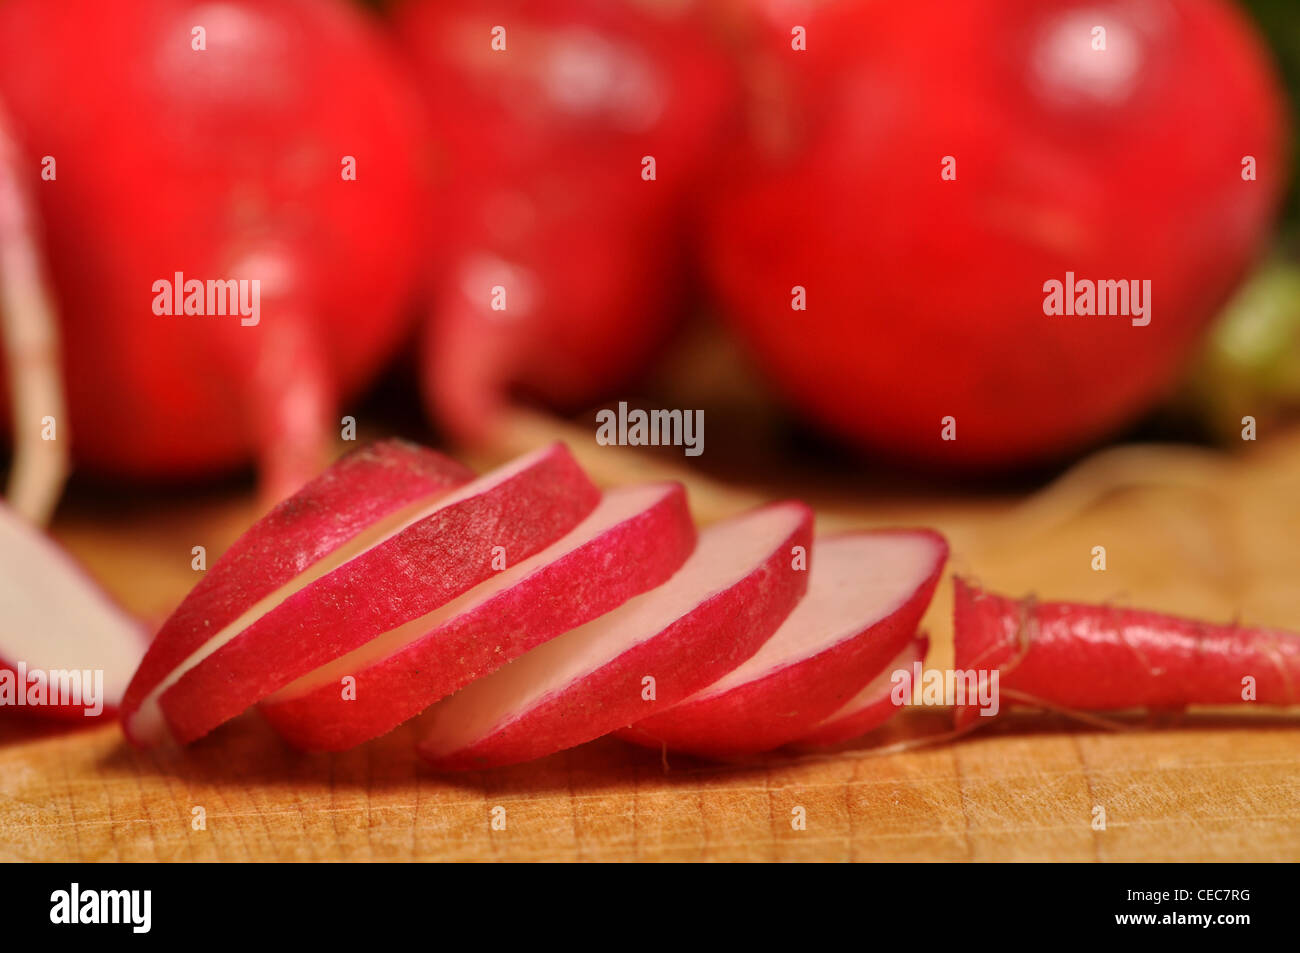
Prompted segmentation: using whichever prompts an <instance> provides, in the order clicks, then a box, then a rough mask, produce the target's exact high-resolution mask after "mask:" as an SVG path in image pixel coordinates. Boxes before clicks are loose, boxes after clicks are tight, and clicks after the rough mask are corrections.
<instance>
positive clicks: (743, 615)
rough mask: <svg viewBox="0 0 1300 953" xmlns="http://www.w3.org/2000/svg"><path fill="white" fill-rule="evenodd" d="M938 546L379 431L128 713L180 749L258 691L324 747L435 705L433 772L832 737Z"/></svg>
mask: <svg viewBox="0 0 1300 953" xmlns="http://www.w3.org/2000/svg"><path fill="white" fill-rule="evenodd" d="M946 555H947V546H946V544H945V543H944V541H943V539H942V538H941V537H940V536H938V535H937V534H935V533H932V532H929V531H925V530H917V531H890V532H863V533H850V534H845V535H841V536H832V537H826V538H819V539H818V540H817V541H816V542H815V543H814V541H813V537H812V512H811V511H810V510H809V509H808V507H806V506H805V505H803V504H802V503H798V502H785V503H777V504H773V505H770V506H765V507H761V508H759V509H756V510H754V511H752V512H749V513H745V514H743V515H741V516H738V517H736V518H733V519H730V520H727V521H725V522H721V523H716V524H714V525H711V526H708V527H706V528H704V529H702V530H700V531H699V532H698V533H697V531H696V528H695V525H694V523H693V522H692V521H691V518H690V515H689V512H688V509H687V504H686V495H685V492H684V491H683V489H682V487H681V486H679V485H677V484H672V483H655V484H647V485H642V486H633V487H625V488H620V489H615V490H610V491H608V492H606V493H604V494H602V493H601V492H600V491H599V490H598V489H597V488H596V487H595V486H594V485H593V484H592V483H591V481H590V480H589V479H588V477H587V476H586V474H585V473H583V471H582V469H581V468H580V467H579V466H578V464H577V463H576V462H575V461H574V459H573V457H572V456H571V455H570V454H569V452H568V451H567V450H566V449H565V448H564V447H563V446H561V445H559V444H556V445H554V446H550V447H546V448H543V449H541V450H538V451H536V452H534V453H531V454H528V455H526V456H524V457H521V458H519V459H517V460H515V461H513V462H512V463H510V464H508V465H506V466H504V467H502V468H500V469H498V470H495V471H493V472H491V473H488V474H486V475H484V476H478V477H475V475H474V474H472V473H470V472H468V471H467V470H465V468H464V467H462V466H460V465H459V464H457V463H455V462H454V461H451V460H449V459H447V458H446V457H443V456H441V455H439V454H437V453H434V452H432V451H430V450H426V449H423V448H419V447H414V446H411V445H409V444H405V443H400V442H387V443H381V444H377V445H375V446H373V447H370V448H368V449H365V450H362V451H360V452H358V453H355V454H353V455H351V456H349V457H346V458H344V459H343V460H341V461H340V462H339V463H337V464H336V465H335V466H334V467H332V468H331V469H330V470H328V471H327V472H326V473H325V474H323V475H322V476H321V477H320V478H318V479H317V480H315V481H314V482H312V483H311V484H309V485H308V486H306V487H304V488H303V489H302V490H301V491H300V492H299V493H298V494H296V495H295V496H293V497H292V498H290V499H289V500H286V501H285V502H284V503H282V504H281V505H280V506H279V507H277V508H276V509H275V510H274V511H273V512H272V513H271V514H270V515H268V516H267V517H266V518H265V519H263V520H262V521H261V522H259V523H258V524H257V525H255V526H253V527H252V529H250V530H249V531H248V532H247V533H246V534H245V535H244V536H243V537H242V538H241V539H240V540H239V541H238V542H237V543H236V544H235V545H234V546H233V547H232V548H231V550H230V551H229V552H228V553H227V554H226V555H225V556H224V557H223V558H222V559H221V560H220V561H219V562H218V563H217V564H216V565H215V566H214V567H213V568H212V569H211V570H210V571H209V572H208V574H207V576H206V578H205V579H204V580H203V582H202V583H200V584H199V585H198V586H197V587H195V589H194V591H193V592H191V593H190V595H189V596H188V597H187V598H186V600H185V601H184V602H183V603H182V604H181V606H180V608H178V609H177V610H176V613H175V614H174V615H173V616H172V617H171V618H170V619H169V620H168V621H167V623H166V624H165V625H164V626H163V628H162V630H161V631H160V633H159V634H158V637H157V638H156V639H155V641H154V643H153V645H152V647H151V648H150V649H149V651H148V653H147V654H146V656H145V658H144V660H143V662H142V663H141V664H140V667H139V670H138V671H137V672H136V674H135V677H134V678H133V679H132V681H131V684H130V686H129V687H128V689H127V691H126V696H125V699H124V700H123V703H122V719H123V724H124V727H125V729H126V733H127V736H128V737H129V738H130V739H131V740H132V741H133V742H134V743H136V744H138V745H151V744H157V743H160V742H163V741H166V740H172V741H176V742H181V743H184V742H188V741H192V740H194V739H196V738H199V737H201V736H202V735H204V734H206V733H207V732H209V731H211V730H212V729H213V728H215V727H216V726H217V725H219V724H221V723H222V722H224V721H226V720H228V719H230V718H233V717H234V716H236V715H238V714H239V713H240V712H242V711H244V710H245V709H246V708H248V707H249V706H251V705H257V706H258V707H259V708H260V710H261V712H262V713H263V715H264V716H265V717H266V718H267V720H268V721H269V722H270V723H271V724H272V725H273V726H275V728H276V730H277V731H279V732H280V733H281V734H282V735H283V736H284V737H285V738H286V739H288V740H289V741H290V742H291V743H293V744H294V745H296V746H298V747H301V748H305V749H309V750H339V749H343V748H348V747H351V746H353V745H357V744H361V743H362V742H365V741H367V740H369V739H372V738H375V737H378V736H379V735H382V734H384V733H385V732H387V731H390V730H391V729H393V728H394V727H396V726H397V725H399V724H401V723H402V722H404V721H406V720H407V719H410V718H412V717H413V716H415V715H417V714H419V713H420V712H422V711H424V710H425V709H430V711H429V713H428V715H427V721H428V728H427V733H426V734H425V735H424V737H423V738H422V740H421V742H420V751H421V753H422V754H423V755H424V756H425V757H426V758H428V759H429V760H430V761H431V762H433V763H434V764H435V765H437V766H439V767H441V768H445V769H448V770H458V769H468V768H481V767H488V766H492V765H502V764H511V763H515V762H519V761H524V760H528V759H531V758H537V757H540V756H542V755H546V754H550V753H552V752H555V751H560V750H562V749H564V748H569V747H572V746H573V745H578V744H582V743H583V742H586V741H590V740H592V739H594V738H597V737H600V736H601V735H605V734H609V733H611V732H616V733H618V734H619V735H621V736H622V737H624V738H626V739H628V740H630V741H633V742H635V743H638V744H645V745H652V746H654V747H656V748H658V747H661V746H666V747H667V748H668V749H669V750H672V751H683V752H688V753H692V754H697V755H702V756H707V757H734V756H741V755H747V754H751V753H754V752H759V751H766V750H769V749H772V748H776V747H780V746H782V745H786V744H790V743H794V742H802V743H825V742H833V741H839V740H843V739H846V738H851V737H853V736H855V735H856V734H860V733H862V732H864V731H867V730H869V729H870V728H872V727H874V725H875V724H878V723H879V722H880V721H882V720H883V719H884V718H886V717H888V716H889V715H890V714H892V713H893V711H894V708H893V706H892V704H890V702H889V700H888V690H887V684H888V674H889V670H890V669H891V668H893V667H895V666H897V665H904V664H906V665H910V663H911V661H912V660H913V659H915V658H918V657H920V656H921V655H923V654H924V642H923V641H922V640H918V638H917V634H916V629H917V625H918V623H919V621H920V618H921V615H922V613H923V612H924V610H925V607H926V605H927V604H928V603H929V601H930V597H931V595H932V594H933V591H934V587H935V584H936V582H937V580H938V576H939V571H940V569H941V567H942V565H943V562H944V559H945V558H946ZM882 679H884V681H883V682H882ZM882 686H884V690H883V691H882Z"/></svg>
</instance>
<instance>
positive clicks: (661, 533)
mask: <svg viewBox="0 0 1300 953" xmlns="http://www.w3.org/2000/svg"><path fill="white" fill-rule="evenodd" d="M694 546H695V524H694V523H692V522H691V517H690V513H689V511H688V510H687V507H686V494H685V492H684V491H683V490H682V487H681V486H680V485H679V484H675V483H659V484H649V485H645V486H638V487H630V488H626V489H621V490H613V491H611V492H609V493H608V494H606V495H605V497H604V499H603V500H602V501H601V503H600V505H598V506H597V507H596V508H595V509H594V510H593V511H592V512H591V515H590V516H588V517H587V518H586V519H585V520H583V522H581V523H579V524H578V526H577V527H576V528H574V529H573V530H572V531H571V532H570V533H569V534H568V535H567V536H565V537H564V538H563V539H561V540H559V541H558V542H556V543H553V544H552V545H551V546H549V547H547V548H546V549H544V550H542V551H541V552H539V553H537V554H536V555H534V556H532V557H530V558H529V559H526V560H523V561H522V562H519V563H517V564H516V565H514V566H512V567H511V568H509V569H507V570H505V571H504V572H500V573H498V574H497V575H496V576H495V577H493V578H492V579H489V580H488V581H487V582H484V583H482V584H480V585H478V586H476V587H475V588H473V589H471V590H469V591H468V592H466V593H465V594H464V595H462V596H460V597H459V598H458V599H454V600H453V601H451V602H449V603H447V604H446V605H444V606H441V607H440V608H438V609H436V610H434V611H433V612H431V613H429V614H428V615H426V616H424V617H422V618H419V619H415V620H413V621H411V622H408V623H407V624H406V625H403V626H401V627H400V628H397V629H394V630H392V631H390V632H386V633H385V634H384V635H383V636H381V637H379V638H377V639H374V640H373V641H371V642H368V643H366V644H365V645H363V646H362V647H361V648H359V649H357V650H355V651H353V652H351V653H349V654H348V655H345V656H342V657H341V658H338V659H336V660H335V661H333V662H331V663H330V664H329V665H326V666H324V667H322V668H319V669H317V670H316V671H314V672H312V673H310V674H309V675H305V676H303V677H302V678H300V679H298V680H297V681H296V682H294V683H293V684H291V685H287V686H285V687H284V688H283V689H281V690H280V691H278V692H277V693H276V694H274V695H272V696H271V697H270V698H267V699H265V700H264V701H263V702H262V704H261V711H262V714H264V715H265V716H266V718H267V720H268V721H270V722H271V724H272V725H274V726H275V728H276V730H277V731H278V732H279V733H280V734H281V735H283V736H284V737H285V738H287V739H288V740H289V741H290V742H292V743H293V744H295V745H297V746H298V747H300V748H307V749H313V750H331V751H335V750H341V749H344V748H350V747H352V746H353V745H357V744H361V743H362V742H363V741H368V740H369V739H371V738H375V737H378V736H379V735H381V734H383V733H385V732H387V731H389V730H391V729H392V728H395V727H396V726H397V725H399V724H401V723H402V722H403V721H405V720H406V719H408V718H410V717H412V716H414V715H416V714H418V713H420V712H421V711H423V710H424V709H425V708H427V707H428V706H430V705H432V704H433V703H434V702H436V701H438V700H439V699H440V698H443V697H444V696H446V695H449V694H451V693H452V692H454V691H456V690H457V689H459V688H462V687H463V686H465V685H466V684H468V683H469V682H471V681H473V680H474V679H476V678H479V677H481V676H484V675H487V674H488V673H490V672H493V671H496V670H497V669H499V668H500V667H501V666H502V665H504V664H505V663H507V662H509V661H510V660H511V659H513V658H515V657H517V656H519V655H522V654H523V653H524V652H526V651H528V650H529V649H531V648H533V647H534V646H537V645H540V644H541V643H543V642H546V641H547V640H549V639H552V638H554V637H556V636H558V635H561V634H563V633H564V632H567V631H569V630H570V629H573V628H576V627H577V626H579V625H582V624H583V623H586V622H589V621H590V620H592V619H594V618H596V617H597V616H600V615H604V614H605V613H606V612H609V611H610V610H612V609H614V608H616V607H617V606H619V605H621V604H622V603H624V602H626V601H627V600H628V599H630V598H631V597H633V596H635V595H638V594H639V593H642V592H645V591H646V590H648V589H652V588H654V587H655V586H657V585H659V584H660V583H662V582H664V581H666V580H667V579H668V577H669V576H671V575H672V574H673V573H674V572H675V571H676V570H677V569H678V568H679V567H680V566H681V564H682V562H683V561H684V560H685V559H686V557H687V556H689V555H690V553H691V550H692V549H693V548H694ZM348 676H352V677H353V678H354V679H355V682H354V683H353V685H352V686H351V689H352V690H351V691H350V692H348V693H346V694H345V692H344V689H343V686H342V680H343V679H344V678H345V677H348Z"/></svg>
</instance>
